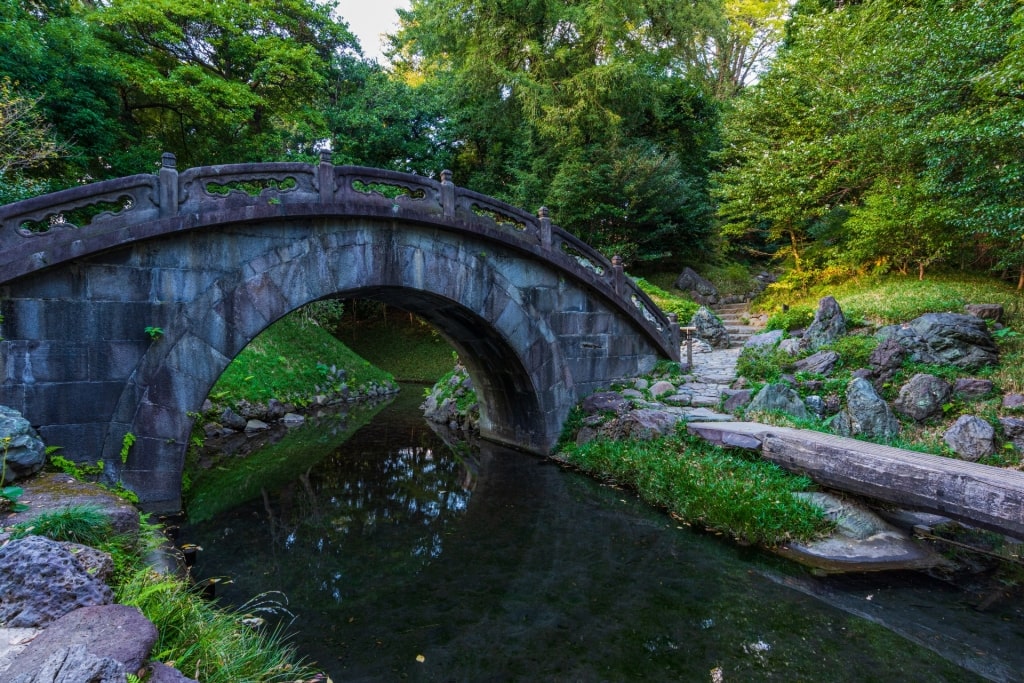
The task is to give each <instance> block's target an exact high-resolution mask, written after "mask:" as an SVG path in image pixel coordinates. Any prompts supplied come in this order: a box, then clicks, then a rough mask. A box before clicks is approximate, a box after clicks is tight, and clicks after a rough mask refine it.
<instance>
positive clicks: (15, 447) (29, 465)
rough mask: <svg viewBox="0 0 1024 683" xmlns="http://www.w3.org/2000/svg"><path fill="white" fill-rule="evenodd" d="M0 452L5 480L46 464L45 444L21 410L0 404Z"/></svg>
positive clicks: (23, 474)
mask: <svg viewBox="0 0 1024 683" xmlns="http://www.w3.org/2000/svg"><path fill="white" fill-rule="evenodd" d="M0 456H2V466H3V473H2V474H3V477H2V481H3V482H4V483H5V484H10V483H11V482H12V481H17V480H18V479H24V478H25V477H28V476H30V475H32V474H35V473H36V472H38V471H39V470H41V469H43V465H44V464H46V446H45V445H44V444H43V441H42V439H40V438H39V434H37V433H36V430H34V429H32V425H31V424H29V421H28V420H26V419H25V418H24V417H22V415H21V413H19V412H18V411H17V410H14V409H13V408H8V407H7V406H0Z"/></svg>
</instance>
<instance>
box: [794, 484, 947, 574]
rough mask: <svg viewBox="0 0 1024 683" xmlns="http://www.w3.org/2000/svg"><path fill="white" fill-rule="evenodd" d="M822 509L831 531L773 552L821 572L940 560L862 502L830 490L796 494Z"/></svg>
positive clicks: (899, 566) (901, 566)
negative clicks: (832, 527) (834, 525)
mask: <svg viewBox="0 0 1024 683" xmlns="http://www.w3.org/2000/svg"><path fill="white" fill-rule="evenodd" d="M796 495H798V496H800V497H801V498H804V499H806V500H808V502H810V503H813V504H815V505H817V506H818V507H820V508H822V509H823V510H824V511H825V516H826V517H827V518H828V519H830V520H832V521H833V522H835V523H836V529H835V531H834V532H833V533H832V534H830V535H829V536H827V537H826V538H822V539H819V540H816V541H811V542H809V543H787V544H786V545H784V546H781V547H778V548H774V550H775V552H776V553H778V554H779V555H782V556H783V557H788V558H790V559H793V560H795V561H797V562H800V563H801V564H804V565H807V566H810V567H814V568H815V569H819V570H822V571H825V572H872V571H890V570H894V569H926V568H928V567H934V566H936V565H938V564H941V563H942V561H943V560H942V558H941V556H939V555H938V554H937V553H935V552H933V551H932V550H931V548H929V547H928V546H927V545H925V544H923V543H920V542H918V541H916V540H914V539H913V538H912V537H911V536H910V535H909V534H907V533H905V532H903V531H901V530H899V529H897V528H896V527H894V526H892V525H891V524H889V523H887V522H886V521H885V520H883V519H882V518H881V517H879V516H878V515H876V514H875V513H874V512H872V511H871V510H868V509H867V508H865V507H864V506H862V505H858V504H856V503H854V502H852V501H849V500H845V499H843V498H841V497H839V496H835V495H832V494H830V493H804V494H796Z"/></svg>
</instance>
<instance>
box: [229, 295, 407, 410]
mask: <svg viewBox="0 0 1024 683" xmlns="http://www.w3.org/2000/svg"><path fill="white" fill-rule="evenodd" d="M332 368H335V369H343V370H345V373H346V379H345V382H346V383H347V384H348V386H349V387H350V388H351V389H352V390H353V391H358V390H359V389H360V388H365V387H367V386H370V385H372V384H377V385H382V384H387V383H390V382H392V381H393V377H392V376H391V374H390V373H388V372H386V371H384V370H381V369H380V368H378V367H376V366H374V365H373V364H372V363H370V362H369V361H367V360H366V359H365V358H363V357H361V356H360V355H359V354H357V353H356V352H354V351H353V350H352V349H350V348H349V347H347V346H346V345H345V344H344V343H342V342H341V341H339V340H338V339H337V338H336V337H335V336H334V335H332V334H331V333H330V332H328V331H327V330H325V329H324V328H323V327H321V326H320V325H318V324H316V323H315V322H313V321H312V320H311V319H309V318H308V317H307V316H306V315H304V314H303V312H302V311H296V312H294V313H291V314H290V315H287V316H285V317H284V318H282V319H281V320H279V321H277V322H276V323H274V324H273V325H271V326H270V327H268V328H267V329H266V330H264V331H263V333H262V334H260V335H259V336H258V337H257V338H256V339H254V340H253V341H252V343H251V344H249V345H248V346H246V347H245V348H244V349H243V350H242V352H241V353H240V354H238V356H237V357H236V358H235V359H234V360H233V361H231V364H230V365H228V367H227V369H226V370H225V371H224V373H223V374H222V375H221V376H220V379H218V380H217V384H215V385H214V387H213V389H212V390H211V391H210V397H211V398H212V399H213V400H215V401H226V402H228V403H237V402H238V401H241V400H246V401H250V402H253V403H265V402H266V401H267V400H268V399H271V398H276V399H277V400H279V401H281V402H287V403H294V404H296V405H304V404H306V403H308V402H309V399H310V397H311V396H312V395H314V394H317V393H331V391H332V390H335V389H337V386H336V385H337V384H338V383H339V380H338V379H337V375H336V373H334V372H332V370H331V369H332Z"/></svg>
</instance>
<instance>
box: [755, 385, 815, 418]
mask: <svg viewBox="0 0 1024 683" xmlns="http://www.w3.org/2000/svg"><path fill="white" fill-rule="evenodd" d="M758 412H781V413H786V414H787V415H792V416H793V417H797V418H802V419H807V418H809V417H811V414H810V413H809V412H808V411H807V406H805V405H804V402H803V401H801V400H800V394H798V393H796V390H795V389H793V388H792V387H788V386H786V385H784V384H766V385H764V387H762V388H761V391H759V392H757V396H755V397H754V400H753V401H751V402H750V405H748V406H747V410H746V414H747V415H751V414H752V413H758Z"/></svg>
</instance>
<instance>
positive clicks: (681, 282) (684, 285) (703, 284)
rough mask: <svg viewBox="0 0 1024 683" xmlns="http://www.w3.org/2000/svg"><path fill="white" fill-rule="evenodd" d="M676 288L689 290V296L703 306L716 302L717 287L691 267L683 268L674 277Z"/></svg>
mask: <svg viewBox="0 0 1024 683" xmlns="http://www.w3.org/2000/svg"><path fill="white" fill-rule="evenodd" d="M675 286H676V289H681V290H682V291H684V292H689V294H690V298H692V299H693V300H694V301H696V302H697V303H699V304H701V305H703V306H711V305H713V304H716V303H718V288H717V287H715V285H714V284H712V283H711V281H710V280H708V279H707V278H705V277H703V276H701V275H700V274H699V273H698V272H697V271H695V270H694V269H693V268H690V267H686V268H683V272H681V273H680V274H679V277H677V278H676V283H675Z"/></svg>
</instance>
